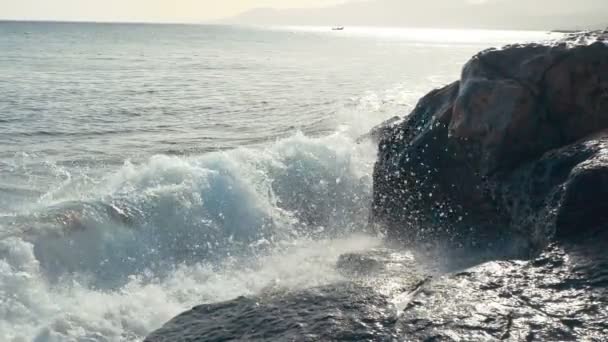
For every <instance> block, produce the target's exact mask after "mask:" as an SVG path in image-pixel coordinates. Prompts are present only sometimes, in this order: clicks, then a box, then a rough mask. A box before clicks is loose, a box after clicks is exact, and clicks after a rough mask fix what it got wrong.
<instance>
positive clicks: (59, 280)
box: [0, 22, 548, 341]
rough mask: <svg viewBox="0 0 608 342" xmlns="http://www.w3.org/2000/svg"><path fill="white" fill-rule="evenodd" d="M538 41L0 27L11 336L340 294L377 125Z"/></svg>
mask: <svg viewBox="0 0 608 342" xmlns="http://www.w3.org/2000/svg"><path fill="white" fill-rule="evenodd" d="M547 37H548V36H547V35H546V34H544V33H542V32H506V31H442V30H408V29H382V28H347V30H345V31H341V32H335V31H334V32H332V31H331V30H329V29H328V28H315V27H282V28H251V27H250V28H246V27H230V26H203V25H134V24H133V25H131V24H62V23H26V22H20V23H19V22H0V337H1V338H0V339H1V340H3V341H132V340H141V339H142V338H143V337H144V336H145V335H146V334H147V333H149V332H150V331H152V330H154V329H156V328H158V327H160V325H162V324H163V323H164V322H165V321H166V320H168V319H169V318H171V317H172V316H174V315H175V314H177V313H179V312H181V311H183V310H185V309H188V308H189V307H191V306H192V305H196V304H201V303H206V302H214V301H219V300H227V299H231V298H234V297H236V296H239V295H248V294H254V293H257V292H258V291H261V290H263V289H264V288H266V287H267V286H271V285H272V286H274V285H276V284H280V286H284V287H285V288H288V289H289V288H301V287H307V286H314V285H319V284H326V283H328V282H333V281H336V280H339V279H340V275H338V274H337V273H336V272H335V271H334V268H333V264H334V262H335V260H336V258H337V257H338V256H339V255H340V253H344V252H348V251H353V250H359V249H365V248H370V247H372V246H375V245H377V244H379V243H380V241H379V239H378V238H377V237H371V236H369V235H362V234H364V233H367V232H366V224H365V223H366V221H367V210H368V206H369V201H370V193H371V187H372V182H371V171H372V168H373V164H374V161H375V146H373V144H371V143H361V144H357V143H355V140H356V139H357V138H358V137H359V136H360V135H362V134H364V133H365V132H366V131H367V130H368V129H369V128H371V127H373V126H374V125H375V124H377V123H379V122H381V121H383V120H384V119H386V118H389V117H392V116H393V115H395V114H401V115H403V114H406V113H407V112H408V111H409V110H410V109H411V108H412V107H413V106H414V105H415V103H416V101H417V99H418V98H419V97H420V96H421V95H423V94H424V93H425V92H427V91H428V90H430V89H432V88H434V87H438V86H440V85H443V84H445V83H448V82H451V81H452V80H454V79H456V78H457V77H458V75H459V72H460V68H461V66H462V64H463V63H464V62H465V61H466V60H467V59H468V58H469V57H470V56H471V55H472V54H474V53H475V52H477V51H479V50H481V49H484V48H487V47H491V46H499V45H502V44H506V43H510V42H515V41H525V40H538V39H544V38H547Z"/></svg>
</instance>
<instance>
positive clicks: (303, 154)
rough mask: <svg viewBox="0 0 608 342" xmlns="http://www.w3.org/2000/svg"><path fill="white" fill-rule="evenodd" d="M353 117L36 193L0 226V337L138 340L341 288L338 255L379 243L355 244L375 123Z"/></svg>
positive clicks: (157, 159) (362, 240) (156, 159)
mask: <svg viewBox="0 0 608 342" xmlns="http://www.w3.org/2000/svg"><path fill="white" fill-rule="evenodd" d="M377 97H378V96H371V95H369V94H368V95H367V96H366V100H363V101H362V103H364V104H363V106H364V107H365V108H366V110H369V104H370V103H372V102H375V101H373V99H374V98H377ZM353 113H356V114H353ZM360 113H361V112H356V111H355V112H351V113H350V114H349V115H360ZM376 113H378V112H376ZM347 117H348V115H347V114H346V113H345V114H344V120H345V122H344V125H341V126H340V128H339V131H338V132H336V133H334V134H332V135H329V136H325V137H319V138H311V137H306V136H304V135H303V134H301V133H300V134H296V135H294V136H292V137H290V138H286V139H281V140H277V141H276V142H275V143H273V144H270V145H267V146H260V147H257V148H256V147H252V148H238V149H235V150H231V151H227V152H214V153H208V154H204V155H201V156H196V157H172V156H164V155H157V156H153V157H151V158H149V160H147V161H146V162H144V163H141V164H137V165H134V164H132V163H130V162H126V163H125V165H124V166H123V167H121V168H120V169H118V170H116V171H115V172H112V173H110V174H109V175H106V176H104V177H102V178H101V179H99V180H95V181H92V180H90V179H84V180H72V181H71V182H67V183H65V184H64V185H63V186H62V187H59V188H56V189H54V190H53V191H52V192H51V193H48V194H46V195H45V196H42V200H41V201H40V202H39V203H37V204H35V205H32V206H30V207H27V208H23V211H22V212H21V214H19V215H17V217H16V218H15V220H13V221H11V223H10V225H8V226H7V227H4V229H3V230H4V231H5V232H6V233H5V238H4V239H2V240H0V336H3V338H4V339H5V340H8V341H30V340H34V341H127V340H141V339H142V338H143V337H145V335H146V334H147V333H149V332H150V331H152V330H154V329H156V328H158V327H160V326H161V325H162V324H163V323H164V322H166V321H167V320H168V319H170V318H172V317H173V316H175V315H176V314H178V313H180V312H182V311H184V310H187V309H188V308H190V307H192V306H194V305H198V304H202V303H206V302H215V301H220V300H228V299H231V298H234V297H236V296H239V295H248V294H254V293H257V292H259V291H261V290H263V289H264V288H267V287H269V286H283V287H287V288H301V287H309V286H314V285H320V284H326V283H329V282H332V281H336V280H338V279H340V276H339V275H338V274H337V273H336V272H335V270H334V264H335V261H336V260H337V258H338V256H339V255H340V254H342V253H345V252H348V251H356V250H361V249H365V248H369V247H372V246H375V245H377V244H378V243H379V241H378V240H377V239H376V238H372V237H365V236H363V235H355V237H353V236H351V234H350V232H355V231H358V230H361V229H362V228H365V224H366V221H365V220H366V217H367V206H368V205H369V194H370V190H371V179H370V174H371V168H372V167H373V162H374V157H375V149H374V146H372V145H371V144H369V143H363V144H360V145H358V144H356V143H355V142H354V139H355V137H357V136H359V134H360V133H363V132H364V131H365V130H366V129H368V128H369V127H371V125H372V122H377V121H378V118H379V117H377V116H376V117H373V116H372V117H368V118H367V119H366V118H364V117H361V116H357V117H353V116H351V117H350V120H351V122H350V123H349V122H346V118H347ZM79 183H81V184H79ZM302 201H304V202H305V203H304V202H302ZM303 208H308V209H309V211H304V212H302V211H303ZM308 220H310V222H308ZM311 222H312V223H311Z"/></svg>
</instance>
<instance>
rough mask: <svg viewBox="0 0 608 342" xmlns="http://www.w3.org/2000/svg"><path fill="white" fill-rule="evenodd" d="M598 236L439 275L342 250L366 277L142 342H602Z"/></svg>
mask: <svg viewBox="0 0 608 342" xmlns="http://www.w3.org/2000/svg"><path fill="white" fill-rule="evenodd" d="M606 233H608V232H602V234H594V235H586V236H585V237H583V239H582V240H577V241H576V242H575V243H563V244H559V245H558V244H552V245H551V246H549V247H547V248H545V250H544V251H543V252H542V253H541V254H540V255H538V256H536V257H534V258H532V259H530V260H528V261H513V260H511V261H492V262H488V263H484V264H481V265H479V266H475V267H472V268H468V269H465V270H456V271H452V272H449V273H445V274H443V275H439V276H437V275H436V274H433V273H429V270H425V269H415V268H414V267H413V266H412V265H414V264H416V265H420V264H421V263H423V261H421V260H417V261H415V260H412V259H411V256H409V255H408V254H403V252H402V251H399V250H389V249H379V250H375V251H371V252H368V253H363V254H361V255H359V256H355V255H352V254H349V255H348V256H345V258H346V259H349V260H350V261H349V263H351V262H352V260H363V263H362V264H361V266H362V265H364V264H369V263H373V267H372V268H373V271H372V272H365V275H363V276H361V277H355V278H350V279H349V280H346V281H344V282H340V283H337V284H331V285H326V286H322V287H318V288H313V289H304V290H295V291H279V292H271V293H264V294H261V295H258V296H252V297H240V298H236V299H234V300H231V301H228V302H224V303H217V304H209V305H202V306H199V307H196V308H194V309H192V310H190V311H188V312H185V313H183V314H181V315H179V316H178V317H176V318H174V319H173V320H171V322H169V323H167V324H166V325H165V326H164V327H162V328H161V329H159V330H157V331H156V332H154V333H152V334H151V335H150V336H149V337H148V338H147V339H146V341H147V342H160V341H176V342H178V341H226V340H254V341H256V340H257V341H285V340H288V341H603V340H605V337H606V336H608V323H607V322H608V287H607V286H608V275H607V273H606V270H607V269H608V255H607V254H606V253H605V252H604V248H605V244H606V242H608V235H607V234H606ZM371 260H373V261H371ZM424 272H427V273H426V274H425V273H424Z"/></svg>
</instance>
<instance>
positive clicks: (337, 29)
mask: <svg viewBox="0 0 608 342" xmlns="http://www.w3.org/2000/svg"><path fill="white" fill-rule="evenodd" d="M331 30H332V31H344V26H336V27H332V28H331Z"/></svg>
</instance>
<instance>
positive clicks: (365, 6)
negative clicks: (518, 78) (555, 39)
mask: <svg viewBox="0 0 608 342" xmlns="http://www.w3.org/2000/svg"><path fill="white" fill-rule="evenodd" d="M227 18H232V19H228V20H226V19H227ZM0 19H17V20H19V19H25V20H66V21H118V22H216V21H218V20H220V19H222V20H223V22H234V23H245V24H313V25H332V24H347V25H374V26H375V25H380V26H412V27H425V26H429V27H458V28H463V27H471V28H516V29H579V28H603V27H606V26H607V25H608V0H0Z"/></svg>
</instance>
